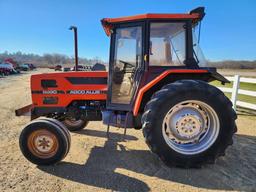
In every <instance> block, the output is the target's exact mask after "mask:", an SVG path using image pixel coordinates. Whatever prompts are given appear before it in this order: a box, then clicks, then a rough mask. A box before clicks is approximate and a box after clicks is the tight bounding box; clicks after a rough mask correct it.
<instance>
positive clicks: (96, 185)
mask: <svg viewBox="0 0 256 192" xmlns="http://www.w3.org/2000/svg"><path fill="white" fill-rule="evenodd" d="M38 72H39V71H36V72H27V73H25V74H22V75H16V76H9V77H6V78H0V90H1V91H0V120H1V121H0V150H1V155H0V191H19V192H21V191H31V192H34V191H36V192H39V191H54V192H57V191H157V192H158V191H186V192H189V191H208V190H209V191H220V190H223V191H256V116H248V115H239V116H238V120H237V124H238V132H237V134H236V135H235V137H234V144H233V146H232V147H229V148H228V150H227V151H226V156H225V157H222V158H219V159H218V160H217V162H216V164H215V165H208V166H205V167H203V168H202V169H178V168H168V167H166V166H165V165H164V164H163V163H162V162H160V161H159V160H158V159H157V158H156V157H155V156H154V155H152V154H151V153H150V151H149V150H148V147H147V146H146V144H145V143H144V139H143V136H142V133H141V131H136V130H133V129H130V130H128V131H127V134H128V135H127V137H126V141H125V142H124V141H122V133H123V129H116V128H111V132H112V133H111V135H110V137H111V139H109V140H108V139H106V133H105V131H106V126H104V125H102V123H99V122H98V123H97V122H92V123H90V124H89V125H88V128H86V129H85V130H83V131H81V132H77V133H72V145H71V150H70V152H69V154H68V156H67V157H66V158H65V159H64V160H63V161H62V162H61V163H59V164H57V165H54V166H36V165H33V164H32V163H29V162H28V161H27V160H26V159H25V158H24V157H23V155H22V154H21V152H20V150H19V145H18V138H19V134H20V132H21V130H22V128H23V127H24V125H25V124H26V123H28V122H29V118H28V117H15V115H14V110H15V109H16V108H19V107H22V106H24V105H26V104H29V103H30V88H29V77H30V74H31V73H38Z"/></svg>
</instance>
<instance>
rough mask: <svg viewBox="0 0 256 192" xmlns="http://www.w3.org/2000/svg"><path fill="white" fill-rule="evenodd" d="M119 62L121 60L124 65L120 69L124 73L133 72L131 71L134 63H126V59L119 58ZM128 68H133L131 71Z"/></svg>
mask: <svg viewBox="0 0 256 192" xmlns="http://www.w3.org/2000/svg"><path fill="white" fill-rule="evenodd" d="M119 62H121V63H123V64H124V67H123V69H122V71H123V72H124V73H128V72H129V73H133V71H134V68H135V67H134V65H132V64H131V63H128V62H126V61H123V60H119ZM128 68H132V69H133V70H132V71H128V70H127V69H128Z"/></svg>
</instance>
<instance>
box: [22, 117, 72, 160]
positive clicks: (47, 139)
mask: <svg viewBox="0 0 256 192" xmlns="http://www.w3.org/2000/svg"><path fill="white" fill-rule="evenodd" d="M19 143H20V149H21V152H22V153H23V155H24V156H25V157H26V158H27V159H28V160H29V161H30V162H32V163H34V164H37V165H50V164H54V163H57V162H59V161H61V160H62V159H63V158H65V156H66V155H67V153H68V151H69V147H70V142H69V138H68V137H67V134H66V133H65V131H63V128H61V127H60V126H59V125H57V124H55V123H52V122H50V121H46V120H43V119H41V120H40V119H38V120H35V121H31V122H30V123H29V124H28V125H27V126H26V127H25V128H24V129H23V130H22V132H21V135H20V140H19Z"/></svg>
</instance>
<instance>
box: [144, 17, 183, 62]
mask: <svg viewBox="0 0 256 192" xmlns="http://www.w3.org/2000/svg"><path fill="white" fill-rule="evenodd" d="M184 25H185V23H180V22H179V23H151V24H150V61H149V65H150V66H184V65H185V64H184V63H183V62H184V60H185V58H186V57H185V53H186V47H185V39H186V37H185V29H184Z"/></svg>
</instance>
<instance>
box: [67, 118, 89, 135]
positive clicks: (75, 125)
mask: <svg viewBox="0 0 256 192" xmlns="http://www.w3.org/2000/svg"><path fill="white" fill-rule="evenodd" d="M62 123H63V124H64V125H65V126H66V127H67V128H68V130H69V131H71V132H72V131H80V130H82V129H84V128H85V127H86V126H87V125H88V123H89V121H85V120H82V119H78V120H76V119H71V118H65V119H64V120H63V121H62Z"/></svg>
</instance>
